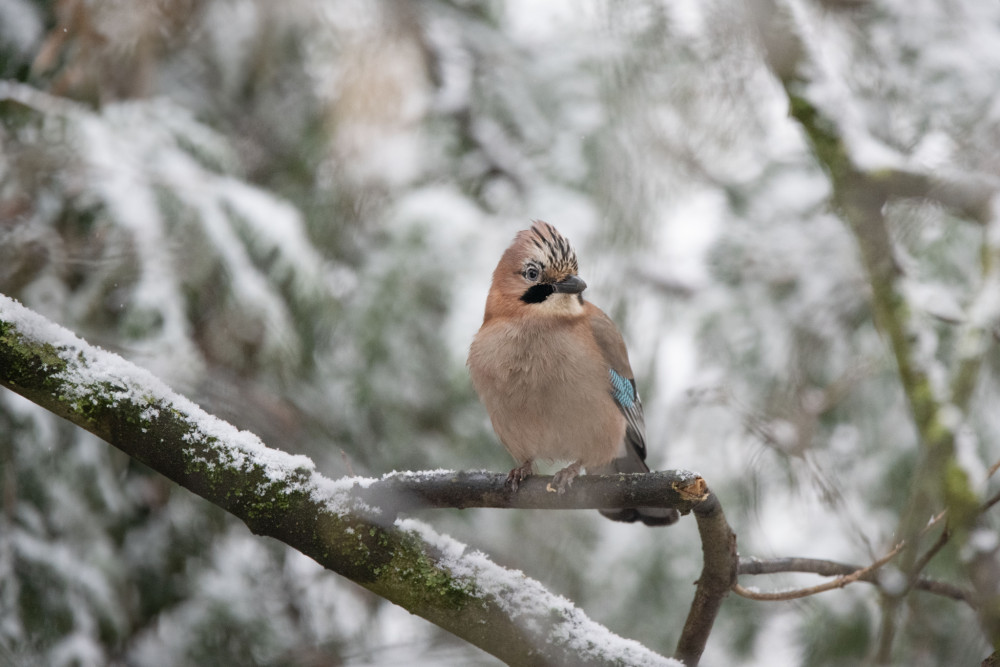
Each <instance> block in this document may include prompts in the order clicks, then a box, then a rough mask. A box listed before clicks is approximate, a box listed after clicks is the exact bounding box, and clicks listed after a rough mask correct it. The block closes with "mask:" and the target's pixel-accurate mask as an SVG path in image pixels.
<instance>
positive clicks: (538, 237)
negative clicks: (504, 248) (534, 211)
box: [521, 220, 580, 280]
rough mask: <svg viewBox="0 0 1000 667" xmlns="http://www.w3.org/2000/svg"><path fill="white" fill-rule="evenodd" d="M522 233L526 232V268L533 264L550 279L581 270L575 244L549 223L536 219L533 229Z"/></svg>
mask: <svg viewBox="0 0 1000 667" xmlns="http://www.w3.org/2000/svg"><path fill="white" fill-rule="evenodd" d="M521 234H524V239H525V241H526V243H525V246H524V247H525V249H526V250H527V251H528V257H527V258H526V260H525V267H524V268H527V267H528V266H531V265H533V266H535V267H536V268H537V269H538V271H539V273H540V274H541V275H543V276H545V278H547V279H549V280H560V279H562V278H565V277H566V276H572V275H576V274H577V273H579V272H580V269H579V267H578V265H577V261H576V251H574V250H573V246H571V245H570V243H569V240H568V239H567V238H566V237H565V236H563V235H562V234H560V233H559V230H557V229H556V228H555V227H553V226H552V225H550V224H549V223H547V222H543V221H541V220H535V221H533V222H532V225H531V229H528V230H525V231H524V232H521Z"/></svg>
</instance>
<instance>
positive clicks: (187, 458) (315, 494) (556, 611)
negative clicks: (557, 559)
mask: <svg viewBox="0 0 1000 667" xmlns="http://www.w3.org/2000/svg"><path fill="white" fill-rule="evenodd" d="M0 385H3V386H5V387H7V388H8V389H11V390H13V391H15V392H16V393H18V394H21V395H22V396H25V397H26V398H28V399H29V400H32V401H34V402H35V403H37V404H39V405H41V406H42V407H44V408H46V409H48V410H50V411H52V412H54V413H56V414H58V415H60V416H62V417H64V418H66V419H68V420H69V421H71V422H73V423H75V424H77V425H79V426H81V427H83V428H85V429H86V430H88V431H90V432H92V433H94V434H95V435H97V436H98V437H100V438H102V439H104V440H106V441H108V442H109V443H111V444H112V445H114V446H115V447H117V448H119V449H121V450H122V451H124V452H125V453H127V454H129V455H130V456H132V457H134V458H135V459H137V460H139V461H141V462H143V463H145V464H146V465H148V466H150V467H151V468H153V469H154V470H157V471H158V472H160V473H161V474H163V475H165V476H166V477H168V478H170V479H171V480H173V481H174V482H176V483H178V484H180V485H181V486H183V487H185V488H187V489H189V490H191V491H193V492H194V493H197V494H198V495H200V496H202V497H203V498H205V499H207V500H209V501H210V502H212V503H215V504H217V505H219V506H220V507H223V508H224V509H226V510H227V511H229V512H231V513H232V514H234V515H236V516H237V517H239V518H240V519H241V520H243V521H244V522H245V523H246V524H247V526H248V527H249V528H250V529H251V530H252V531H253V532H255V533H257V534H260V535H268V536H271V537H275V538H277V539H279V540H281V541H282V542H284V543H286V544H288V545H289V546H292V547H294V548H296V549H298V550H299V551H301V552H302V553H304V554H306V555H308V556H310V557H311V558H313V559H315V560H316V561H317V562H319V563H320V564H321V565H323V566H324V567H326V568H327V569H330V570H333V571H334V572H337V573H338V574H341V575H343V576H345V577H348V578H350V579H352V580H353V581H355V582H356V583H358V584H360V585H362V586H364V587H366V588H368V589H369V590H371V591H373V592H375V593H376V594H378V595H381V596H382V597H385V598H386V599H388V600H390V601H392V602H394V603H396V604H399V605H400V606H402V607H404V608H405V609H407V610H408V611H410V612H411V613H414V614H417V615H419V616H422V617H423V618H425V619H427V620H429V621H431V622H433V623H435V624H437V625H439V626H441V627H442V628H445V629H447V630H449V631H450V632H453V633H454V634H456V635H458V636H459V637H461V638H463V639H465V640H467V641H469V642H470V643H472V644H473V645H475V646H478V647H480V648H482V649H483V650H485V651H487V652H489V653H491V654H493V655H495V656H497V657H498V658H500V659H502V660H504V661H505V662H507V663H509V664H519V665H542V664H544V665H571V664H572V665H585V664H602V665H603V664H616V665H678V664H681V663H679V662H677V661H676V660H673V659H669V658H665V657H663V656H660V655H657V654H655V653H653V652H652V651H650V650H648V649H646V648H645V647H643V646H642V645H640V644H638V643H637V642H635V641H632V640H628V639H624V638H622V637H620V636H618V635H615V634H614V633H612V632H611V631H610V630H608V629H607V628H604V627H603V626H601V625H599V624H597V623H595V622H594V621H592V620H590V619H589V618H588V617H587V616H586V615H585V614H584V613H583V611H581V610H580V609H578V608H576V607H575V606H574V605H573V604H572V603H571V602H570V601H568V600H566V599H565V598H563V597H560V596H558V595H554V594H552V593H550V592H549V591H547V590H546V589H545V588H544V587H543V586H542V585H541V584H540V583H539V582H537V581H535V580H533V579H531V578H529V577H527V576H525V575H524V574H523V573H521V572H519V571H516V570H509V569H507V568H504V567H501V566H499V565H496V564H495V563H493V562H491V561H490V560H489V558H487V557H486V556H485V555H484V554H482V553H481V552H479V551H475V550H470V549H469V548H468V547H466V546H465V545H463V544H460V543H458V542H456V541H455V540H453V539H451V538H449V537H446V536H443V535H440V534H438V533H436V532H435V531H434V530H433V529H432V528H430V527H428V526H426V525H425V524H423V523H421V522H419V521H416V520H413V519H398V518H396V516H395V512H394V510H390V508H391V507H394V508H396V509H401V508H402V506H403V504H405V501H412V500H413V498H414V497H419V496H414V494H413V493H412V490H413V488H415V487H419V486H421V485H420V484H416V483H412V482H416V481H418V480H421V479H423V480H428V481H429V484H430V486H432V487H433V486H434V485H435V484H437V485H438V486H439V487H442V486H443V487H450V486H451V484H452V481H451V480H453V479H458V480H460V481H462V482H463V483H465V484H466V485H468V484H469V483H470V482H475V483H476V484H477V485H478V486H480V487H483V488H485V489H486V490H487V493H485V494H482V496H483V498H493V499H494V501H491V502H492V504H490V503H485V502H481V503H479V504H480V506H516V505H519V504H520V503H521V502H522V501H520V500H518V501H514V500H510V501H508V504H507V505H503V504H501V503H500V502H499V501H496V497H497V493H496V492H495V491H490V489H494V488H495V487H496V485H497V484H498V483H500V482H499V480H501V479H502V477H503V475H499V474H498V475H495V476H490V475H488V474H486V473H471V474H465V476H464V477H463V474H459V473H452V472H447V471H445V472H442V471H438V472H436V473H422V474H410V475H407V474H402V475H400V474H396V475H391V476H388V477H387V478H385V479H383V480H381V481H377V480H373V479H362V478H352V479H346V480H339V481H334V480H330V479H328V478H326V477H324V476H323V475H321V474H320V473H319V472H318V471H317V470H316V467H315V465H314V464H313V462H312V461H311V460H310V459H309V458H307V457H304V456H293V455H291V454H287V453H284V452H281V451H278V450H275V449H271V448H268V447H266V446H265V445H264V444H263V443H262V442H261V440H260V439H259V438H257V437H256V436H255V435H253V434H251V433H248V432H246V431H239V430H238V429H236V428H235V427H233V426H231V425H230V424H228V423H226V422H224V421H222V420H220V419H217V418H215V417H213V416H211V415H209V414H207V413H206V412H204V411H203V410H202V409H201V408H199V407H198V406H197V405H195V404H194V403H193V402H191V401H190V400H188V399H186V398H184V397H183V396H180V395H178V394H176V393H175V392H173V391H172V390H171V389H170V388H169V387H167V386H166V385H165V384H164V383H163V382H161V381H160V380H158V379H157V378H156V377H154V376H153V375H152V374H150V373H149V372H147V371H145V370H143V369H141V368H138V367H136V366H135V365H133V364H131V363H130V362H128V361H126V360H124V359H122V358H121V357H119V356H117V355H114V354H111V353H109V352H107V351H104V350H102V349H100V348H98V347H95V346H92V345H89V344H87V343H86V342H84V341H83V340H81V339H80V338H78V337H77V336H75V335H74V334H73V333H72V332H70V331H68V330H66V329H64V328H62V327H60V326H58V325H56V324H54V323H52V322H49V321H48V320H46V319H45V318H43V317H41V316H40V315H38V314H36V313H34V312H32V311H30V310H28V309H27V308H25V307H24V306H22V305H21V304H19V303H18V302H17V301H15V300H13V299H10V298H8V297H5V296H3V295H0ZM658 479H659V480H660V483H661V484H662V483H663V482H664V481H671V480H672V481H671V484H673V483H674V482H676V483H677V485H675V486H670V487H668V488H671V489H673V490H672V491H667V492H666V493H664V494H663V496H664V497H665V498H666V500H665V501H664V500H662V499H660V500H659V501H658V502H666V503H671V502H672V503H674V504H673V505H671V506H676V507H678V509H683V510H687V509H691V508H692V507H694V508H695V512H696V513H697V512H698V511H699V510H698V507H697V505H698V503H697V500H698V499H697V494H693V493H690V492H688V491H686V489H688V488H693V489H695V490H697V489H704V482H703V481H702V482H700V484H699V483H698V480H700V478H698V477H697V476H694V475H691V474H690V473H660V475H659V476H658ZM609 482H611V480H607V479H605V480H603V484H604V485H605V486H607V485H608V484H609ZM632 482H633V481H630V480H625V481H624V482H622V484H621V486H623V487H625V491H623V495H622V497H629V496H628V494H629V493H633V491H631V490H629V489H632V488H634V489H636V490H635V491H634V493H636V494H638V495H636V496H635V497H636V498H639V499H642V500H643V501H644V502H645V501H646V500H649V501H650V503H652V502H653V500H654V499H655V498H654V497H652V496H645V495H642V494H643V493H646V492H648V489H646V487H645V485H644V484H639V483H632ZM692 483H693V484H694V486H693V487H691V486H690V484H692ZM600 484H601V480H597V481H596V482H595V483H594V485H598V486H599V485H600ZM613 484H614V483H613V482H612V485H613ZM577 486H578V487H579V489H577V490H574V491H573V492H571V493H567V494H566V495H565V496H564V497H559V496H558V495H557V494H545V495H540V496H538V499H539V505H537V506H541V505H542V504H543V503H549V504H559V503H562V504H564V505H565V506H577V505H573V503H577V504H580V505H585V504H586V502H585V501H584V500H582V499H583V498H586V497H590V494H591V493H592V489H590V487H591V486H592V484H591V482H590V481H583V480H582V479H581V480H580V481H579V482H578V483H577ZM393 487H395V488H397V489H401V488H405V489H406V493H405V494H404V496H405V497H403V498H400V497H398V496H397V497H396V498H395V500H390V495H391V494H387V493H385V492H386V490H388V489H391V488H393ZM451 488H452V490H453V489H454V487H451ZM685 493H687V496H685V495H684V494H685ZM431 495H433V494H431ZM501 495H502V494H501ZM519 495H520V494H519ZM423 497H424V498H425V499H426V498H427V497H428V495H427V494H424V496H423ZM529 497H534V494H532V493H531V492H529V493H528V494H526V496H525V498H526V499H527V498H529ZM595 497H596V496H595ZM712 498H713V499H714V497H712ZM424 502H425V506H431V505H433V503H429V502H427V501H426V500H425V501H424ZM524 502H527V501H524ZM602 502H606V501H602ZM374 503H385V504H386V507H380V506H379V505H376V504H374ZM566 503H569V505H566ZM717 504H718V503H717V502H716V503H715V505H717ZM418 505H419V503H418ZM465 506H472V505H470V504H466V505H465ZM591 506H593V507H604V506H608V507H612V506H614V505H613V504H610V505H600V504H594V505H591ZM618 506H621V505H618ZM719 514H720V515H721V512H720V513H719ZM700 523H701V522H699V525H700ZM726 529H727V530H728V526H727V527H726ZM733 544H735V542H733ZM733 554H734V555H735V552H733ZM734 562H735V559H734ZM733 571H734V572H735V566H734V567H733ZM727 588H728V587H727ZM699 618H701V619H702V621H703V622H702V625H701V627H703V628H706V630H705V632H704V637H705V638H707V634H708V630H710V628H711V622H712V620H714V614H713V615H712V616H711V617H710V618H708V619H707V626H706V625H705V623H704V621H705V617H704V616H700V617H699ZM703 648H704V643H703V642H702V643H701V645H700V647H698V648H697V655H699V656H700V652H701V649H703ZM695 662H696V661H695ZM689 664H693V663H691V662H689Z"/></svg>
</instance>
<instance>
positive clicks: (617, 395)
mask: <svg viewBox="0 0 1000 667" xmlns="http://www.w3.org/2000/svg"><path fill="white" fill-rule="evenodd" d="M608 375H610V376H611V395H612V396H613V397H614V399H615V403H617V404H618V405H620V406H621V407H622V409H623V410H626V411H627V410H631V409H632V406H634V405H635V384H634V383H633V382H632V381H631V380H628V379H626V378H624V377H622V376H621V375H620V374H618V373H617V372H615V370H614V369H608Z"/></svg>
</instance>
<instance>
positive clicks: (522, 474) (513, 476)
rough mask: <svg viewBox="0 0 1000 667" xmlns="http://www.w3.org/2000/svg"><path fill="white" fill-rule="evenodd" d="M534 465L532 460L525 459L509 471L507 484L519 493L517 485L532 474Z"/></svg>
mask: <svg viewBox="0 0 1000 667" xmlns="http://www.w3.org/2000/svg"><path fill="white" fill-rule="evenodd" d="M533 465H534V464H533V462H532V461H530V460H529V461H525V462H524V463H522V464H521V465H519V466H518V467H516V468H514V469H513V470H511V471H510V472H509V473H507V486H509V487H510V490H511V491H513V492H514V493H517V487H519V486H521V482H523V481H524V480H525V479H527V478H528V477H529V476H530V475H531V473H532V468H533Z"/></svg>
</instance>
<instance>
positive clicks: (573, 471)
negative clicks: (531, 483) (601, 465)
mask: <svg viewBox="0 0 1000 667" xmlns="http://www.w3.org/2000/svg"><path fill="white" fill-rule="evenodd" d="M579 474H580V463H579V461H578V462H576V463H573V464H571V465H568V466H566V467H565V468H563V469H562V470H560V471H559V472H557V473H556V474H555V475H553V476H552V481H551V482H549V483H548V484H546V485H545V490H546V491H548V492H549V493H558V494H559V495H562V494H564V493H566V489H568V488H569V487H571V486H573V480H574V479H575V478H576V476H577V475H579Z"/></svg>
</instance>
